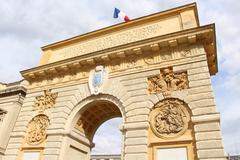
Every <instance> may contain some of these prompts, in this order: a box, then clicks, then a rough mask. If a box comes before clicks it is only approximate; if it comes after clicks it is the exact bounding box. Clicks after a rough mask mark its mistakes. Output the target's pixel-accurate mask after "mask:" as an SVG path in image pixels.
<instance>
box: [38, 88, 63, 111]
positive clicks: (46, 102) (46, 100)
mask: <svg viewBox="0 0 240 160" xmlns="http://www.w3.org/2000/svg"><path fill="white" fill-rule="evenodd" d="M57 95H58V93H51V90H50V89H49V90H44V95H42V96H37V97H36V100H35V103H34V105H33V108H34V110H38V111H39V112H44V111H45V110H46V109H49V108H51V107H53V106H54V104H55V102H56V98H57Z"/></svg>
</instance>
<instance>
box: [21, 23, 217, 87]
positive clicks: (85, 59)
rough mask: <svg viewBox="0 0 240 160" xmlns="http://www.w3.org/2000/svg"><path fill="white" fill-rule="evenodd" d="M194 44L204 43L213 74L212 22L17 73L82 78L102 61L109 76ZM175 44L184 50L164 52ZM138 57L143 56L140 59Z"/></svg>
mask: <svg viewBox="0 0 240 160" xmlns="http://www.w3.org/2000/svg"><path fill="white" fill-rule="evenodd" d="M194 45H202V46H204V49H205V51H204V53H206V54H207V60H208V66H209V71H210V74H211V75H214V74H215V73H216V72H217V57H216V45H215V27H214V24H211V25H207V26H202V27H197V28H193V29H189V30H184V31H180V32H176V33H172V34H168V35H163V36H158V37H155V38H151V39H147V40H142V41H138V42H133V43H129V44H126V45H122V46H118V47H114V48H110V49H106V50H102V51H98V52H93V53H91V54H87V55H82V56H78V57H74V58H70V59H66V60H62V61H59V62H55V63H51V64H47V65H43V66H39V67H36V68H32V69H29V70H25V71H22V72H21V73H22V75H23V77H24V78H25V79H26V80H27V81H29V82H30V83H34V82H36V81H44V80H52V81H55V83H57V81H58V80H56V79H55V78H56V77H58V78H59V77H62V79H64V78H65V79H66V75H67V76H68V78H67V79H68V80H72V79H75V78H76V77H78V78H77V79H81V78H85V79H86V78H87V75H88V72H89V71H90V69H92V68H94V67H95V66H96V65H104V66H109V68H110V69H109V72H110V77H111V76H114V73H115V72H117V71H119V72H118V74H125V71H126V69H127V71H128V72H129V71H131V67H133V68H136V67H137V66H138V67H137V68H141V67H143V66H144V65H151V64H158V63H162V62H163V61H169V60H171V59H179V58H186V57H188V56H192V55H191V53H188V52H189V49H188V48H190V47H191V46H194ZM179 48H185V52H184V53H180V52H179V54H181V55H176V54H174V53H172V54H171V55H169V54H167V53H169V52H177V51H178V50H179ZM180 50H181V49H180ZM187 54H189V55H187ZM155 55H156V56H157V55H159V56H160V58H154V56H155ZM138 59H143V61H144V62H143V61H141V62H140V61H138ZM128 61H131V63H127V62H128ZM122 63H123V64H122ZM134 65H135V66H134Z"/></svg>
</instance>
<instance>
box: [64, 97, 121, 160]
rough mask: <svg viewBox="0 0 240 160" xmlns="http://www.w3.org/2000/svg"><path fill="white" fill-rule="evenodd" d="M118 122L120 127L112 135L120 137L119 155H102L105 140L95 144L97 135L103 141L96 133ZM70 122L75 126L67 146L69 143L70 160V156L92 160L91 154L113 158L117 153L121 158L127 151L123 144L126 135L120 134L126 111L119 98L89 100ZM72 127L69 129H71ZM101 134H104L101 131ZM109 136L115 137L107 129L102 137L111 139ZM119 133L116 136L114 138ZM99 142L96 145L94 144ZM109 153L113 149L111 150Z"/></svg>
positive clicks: (80, 107) (115, 128) (74, 111)
mask: <svg viewBox="0 0 240 160" xmlns="http://www.w3.org/2000/svg"><path fill="white" fill-rule="evenodd" d="M114 119H118V120H117V121H118V122H117V124H116V123H115V124H116V125H115V127H114V129H113V130H112V131H113V132H115V133H116V134H117V135H118V136H117V137H116V138H117V139H118V140H119V143H118V144H117V145H118V146H116V147H117V148H118V149H119V150H120V152H119V150H118V152H117V153H114V152H109V153H107V152H104V151H102V152H101V150H100V152H95V151H96V149H97V148H98V145H99V144H100V145H101V143H102V142H101V140H100V141H99V139H97V138H96V139H95V141H94V140H93V139H94V136H95V135H97V136H96V137H99V134H98V133H96V131H97V130H98V128H99V127H100V126H105V124H108V123H109V122H107V121H110V122H111V121H112V120H114ZM68 122H69V124H70V126H71V130H70V135H69V137H68V138H67V142H66V143H68V149H67V150H66V152H65V153H66V154H65V156H66V158H70V157H69V156H70V155H71V159H74V160H75V159H76V160H77V159H79V158H81V159H84V160H85V159H86V160H89V159H91V154H96V153H97V154H98V155H102V154H110V155H112V154H113V153H114V155H115V154H118V157H119V156H120V155H121V151H122V150H123V146H122V143H121V142H122V140H123V139H124V134H123V132H121V131H120V126H121V124H122V123H124V111H123V107H122V104H121V102H120V101H119V100H118V99H117V98H115V97H113V96H110V95H98V96H91V97H88V98H86V99H85V100H83V101H82V102H80V103H79V104H78V105H77V106H76V107H75V109H74V110H73V111H72V114H71V115H70V117H69V119H68ZM105 122H106V123H105ZM69 124H67V125H66V126H69ZM110 125H111V124H110ZM99 130H101V127H100V129H99ZM106 132H108V133H107V135H110V134H111V132H109V130H106V129H105V130H103V132H102V133H101V134H102V136H105V137H107V135H106ZM115 133H113V135H114V134H115ZM95 142H96V145H95V144H94V143H95ZM95 146H96V148H95ZM94 148H95V151H94ZM109 149H111V147H110V148H109ZM67 155H69V156H67ZM73 155H74V156H73ZM65 156H64V157H65ZM73 157H74V158H73Z"/></svg>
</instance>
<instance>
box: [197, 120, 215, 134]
mask: <svg viewBox="0 0 240 160" xmlns="http://www.w3.org/2000/svg"><path fill="white" fill-rule="evenodd" d="M194 130H195V132H206V131H219V130H220V125H219V123H218V122H210V123H202V124H195V125H194Z"/></svg>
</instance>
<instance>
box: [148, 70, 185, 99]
mask: <svg viewBox="0 0 240 160" xmlns="http://www.w3.org/2000/svg"><path fill="white" fill-rule="evenodd" d="M188 87H189V85H188V77H187V72H186V71H185V72H175V73H174V72H173V69H172V67H168V68H163V69H160V75H156V76H152V77H148V91H149V93H150V94H153V93H161V92H169V91H176V90H183V89H187V88H188Z"/></svg>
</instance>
